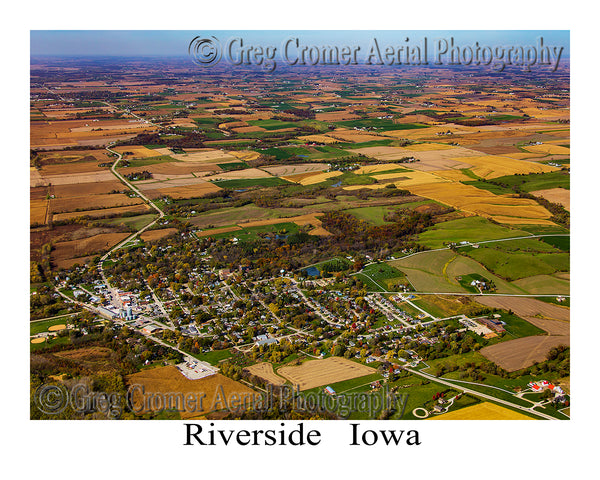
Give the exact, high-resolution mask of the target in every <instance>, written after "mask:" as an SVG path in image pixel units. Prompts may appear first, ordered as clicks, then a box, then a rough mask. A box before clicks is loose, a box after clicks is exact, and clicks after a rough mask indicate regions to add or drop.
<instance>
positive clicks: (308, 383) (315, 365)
mask: <svg viewBox="0 0 600 480" xmlns="http://www.w3.org/2000/svg"><path fill="white" fill-rule="evenodd" d="M371 373H375V369H374V368H371V367H367V366H364V365H361V364H359V363H355V362H351V361H349V360H345V359H343V358H337V357H330V358H326V359H324V360H309V361H307V362H305V363H303V364H302V365H300V366H293V367H287V366H286V367H281V368H280V369H279V370H278V371H277V374H278V375H281V376H282V377H285V378H286V379H287V380H289V381H290V382H291V383H292V384H293V385H298V387H299V389H300V390H301V391H302V390H308V389H311V388H314V387H319V386H321V385H327V384H329V383H334V382H339V381H342V380H349V379H351V378H356V377H362V376H364V375H369V374H371Z"/></svg>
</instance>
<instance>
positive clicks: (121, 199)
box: [50, 193, 143, 213]
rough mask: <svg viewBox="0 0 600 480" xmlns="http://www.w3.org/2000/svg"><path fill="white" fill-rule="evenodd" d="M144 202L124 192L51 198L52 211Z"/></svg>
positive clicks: (119, 205)
mask: <svg viewBox="0 0 600 480" xmlns="http://www.w3.org/2000/svg"><path fill="white" fill-rule="evenodd" d="M140 203H143V202H142V200H141V199H140V198H138V197H135V198H131V197H128V196H127V195H125V194H123V193H106V194H99V195H89V196H85V195H83V196H80V197H68V198H53V199H51V200H50V210H51V211H52V213H64V212H73V211H75V210H80V211H81V210H94V209H98V208H102V207H123V206H127V205H138V204H140Z"/></svg>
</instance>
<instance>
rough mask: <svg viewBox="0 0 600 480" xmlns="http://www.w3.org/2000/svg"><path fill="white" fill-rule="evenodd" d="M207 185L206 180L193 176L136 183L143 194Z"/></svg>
mask: <svg viewBox="0 0 600 480" xmlns="http://www.w3.org/2000/svg"><path fill="white" fill-rule="evenodd" d="M203 183H206V180H205V179H204V178H198V177H193V176H184V175H178V176H177V177H175V178H170V179H168V180H158V179H153V180H141V181H139V182H135V185H136V187H137V188H139V189H140V190H141V191H142V192H145V191H146V190H156V189H161V188H172V187H185V186H187V185H198V184H203Z"/></svg>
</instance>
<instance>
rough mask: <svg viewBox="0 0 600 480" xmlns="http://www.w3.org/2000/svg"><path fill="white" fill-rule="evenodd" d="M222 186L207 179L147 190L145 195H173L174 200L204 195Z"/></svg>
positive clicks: (153, 197) (152, 197) (158, 196)
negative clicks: (191, 183) (190, 183)
mask: <svg viewBox="0 0 600 480" xmlns="http://www.w3.org/2000/svg"><path fill="white" fill-rule="evenodd" d="M198 180H200V179H198ZM219 190H221V187H219V186H217V185H215V184H213V183H211V182H207V181H203V182H201V183H196V184H194V185H183V186H178V187H166V188H155V189H152V190H147V191H146V192H145V195H147V196H148V197H149V198H151V199H155V198H161V197H171V198H172V199H174V200H179V199H184V198H196V197H202V196H204V195H207V194H209V193H213V192H218V191H219Z"/></svg>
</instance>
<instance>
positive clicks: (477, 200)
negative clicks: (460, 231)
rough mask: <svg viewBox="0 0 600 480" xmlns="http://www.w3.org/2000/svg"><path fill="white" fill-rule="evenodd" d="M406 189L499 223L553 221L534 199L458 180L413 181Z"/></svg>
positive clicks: (546, 222) (542, 223)
mask: <svg viewBox="0 0 600 480" xmlns="http://www.w3.org/2000/svg"><path fill="white" fill-rule="evenodd" d="M408 189H409V190H410V191H411V193H413V194H415V195H419V196H421V197H426V198H431V199H432V200H436V201H438V202H441V203H444V204H446V205H450V206H452V207H455V208H458V209H460V210H462V211H465V212H469V213H473V214H475V215H481V216H483V217H488V218H492V219H493V220H496V221H497V222H500V223H509V221H510V220H512V221H513V222H514V223H515V224H519V223H521V224H527V223H529V224H537V225H553V223H552V222H551V221H550V220H549V219H550V217H551V216H552V215H551V213H550V212H549V211H548V210H546V209H545V208H544V207H542V206H541V205H539V204H538V203H537V202H536V201H535V200H529V199H526V198H513V197H508V196H499V195H494V194H493V193H491V192H488V191H485V190H481V189H479V188H476V187H474V186H472V185H464V184H462V183H431V184H423V185H418V184H413V185H409V186H408Z"/></svg>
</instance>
